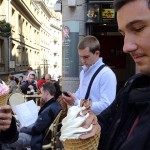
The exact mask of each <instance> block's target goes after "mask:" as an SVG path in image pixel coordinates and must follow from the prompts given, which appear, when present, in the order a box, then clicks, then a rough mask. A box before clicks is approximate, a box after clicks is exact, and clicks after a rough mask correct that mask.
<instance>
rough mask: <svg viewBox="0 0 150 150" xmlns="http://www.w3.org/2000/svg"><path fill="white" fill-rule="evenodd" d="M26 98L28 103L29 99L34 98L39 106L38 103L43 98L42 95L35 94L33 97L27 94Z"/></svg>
mask: <svg viewBox="0 0 150 150" xmlns="http://www.w3.org/2000/svg"><path fill="white" fill-rule="evenodd" d="M24 98H25V99H26V101H27V98H33V99H35V100H36V104H37V105H38V101H39V99H40V98H41V95H40V94H33V95H27V94H25V95H24Z"/></svg>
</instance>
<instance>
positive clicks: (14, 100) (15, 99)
mask: <svg viewBox="0 0 150 150" xmlns="http://www.w3.org/2000/svg"><path fill="white" fill-rule="evenodd" d="M24 102H25V99H24V96H23V94H21V93H12V94H11V95H10V96H9V104H10V106H11V108H12V111H13V113H15V111H14V106H16V105H19V104H22V103H24Z"/></svg>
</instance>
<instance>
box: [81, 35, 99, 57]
mask: <svg viewBox="0 0 150 150" xmlns="http://www.w3.org/2000/svg"><path fill="white" fill-rule="evenodd" d="M87 47H88V48H89V49H90V52H92V53H93V54H94V53H95V52H96V51H100V43H99V41H98V39H97V38H96V37H95V36H91V35H88V36H86V37H84V38H83V39H81V40H80V42H79V44H78V49H85V48H87Z"/></svg>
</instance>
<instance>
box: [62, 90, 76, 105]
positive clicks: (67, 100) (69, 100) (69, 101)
mask: <svg viewBox="0 0 150 150" xmlns="http://www.w3.org/2000/svg"><path fill="white" fill-rule="evenodd" d="M67 93H68V95H69V96H65V95H64V94H62V99H63V101H64V102H65V103H67V105H70V106H72V105H73V104H74V101H75V99H76V97H75V96H74V95H73V94H72V93H71V92H67Z"/></svg>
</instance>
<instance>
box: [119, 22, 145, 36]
mask: <svg viewBox="0 0 150 150" xmlns="http://www.w3.org/2000/svg"><path fill="white" fill-rule="evenodd" d="M142 21H143V20H134V21H131V22H129V23H128V24H127V25H126V26H125V27H126V28H130V27H131V26H133V25H134V24H136V23H139V22H142ZM118 31H119V32H120V33H122V32H123V31H122V30H121V29H118Z"/></svg>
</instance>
